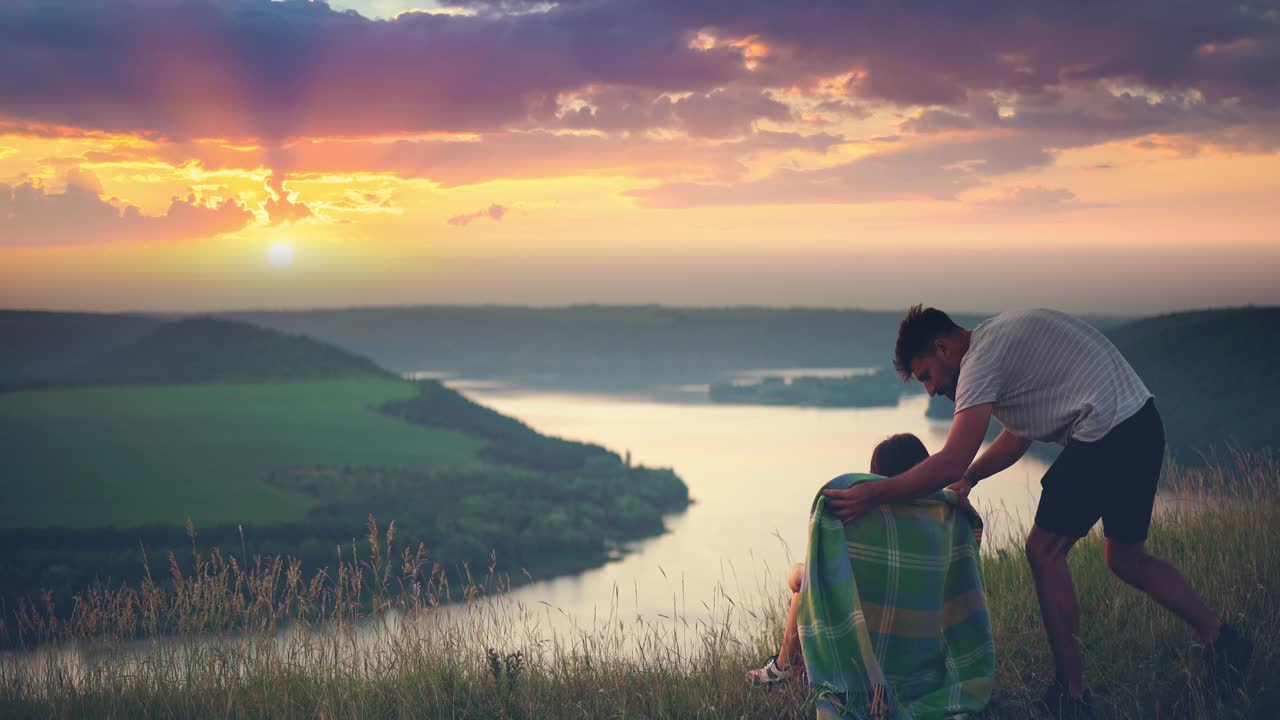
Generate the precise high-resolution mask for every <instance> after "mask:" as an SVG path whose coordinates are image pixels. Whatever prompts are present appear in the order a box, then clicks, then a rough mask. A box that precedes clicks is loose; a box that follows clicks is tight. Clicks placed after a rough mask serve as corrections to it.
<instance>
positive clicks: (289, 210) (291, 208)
mask: <svg viewBox="0 0 1280 720" xmlns="http://www.w3.org/2000/svg"><path fill="white" fill-rule="evenodd" d="M267 192H268V193H269V194H270V197H269V198H267V201H266V203H265V204H264V205H263V208H264V209H265V210H266V211H267V217H269V218H270V219H271V224H272V225H279V224H280V223H284V222H294V221H296V220H302V219H304V218H309V217H311V208H309V207H307V206H306V205H305V204H304V203H300V202H294V201H293V199H292V197H293V196H294V195H296V193H290V192H288V191H286V190H285V189H284V179H283V178H281V177H280V176H279V175H278V174H274V173H273V174H272V175H271V177H269V178H267Z"/></svg>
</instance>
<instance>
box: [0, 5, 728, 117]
mask: <svg viewBox="0 0 1280 720" xmlns="http://www.w3.org/2000/svg"><path fill="white" fill-rule="evenodd" d="M617 10H618V8H616V7H613V6H605V7H600V8H597V7H595V6H579V7H565V8H563V9H558V10H556V11H554V12H547V13H539V14H526V15H518V16H506V15H503V16H495V15H485V16H456V15H455V16H451V15H436V14H427V13H410V14H405V15H400V16H398V17H397V18H396V19H394V20H386V21H373V20H369V19H367V18H364V17H361V16H360V15H358V14H357V13H354V12H338V11H335V10H333V9H332V8H330V7H328V6H327V5H325V4H324V3H312V2H305V1H302V0H285V1H283V2H269V1H268V0H119V1H118V2H112V3H83V2H80V1H79V0H48V1H47V2H41V3H39V4H27V3H21V4H14V3H5V4H3V6H0V28H3V30H0V107H3V108H4V112H5V114H7V115H9V116H10V117H12V118H17V119H23V120H32V121H41V122H45V123H52V124H59V125H71V126H82V127H93V128H100V129H106V130H116V131H154V132H159V133H162V134H164V135H166V136H168V137H172V138H189V137H235V138H246V137H255V138H277V139H278V138H284V137H293V136H314V135H344V136H351V135H366V134H380V133H404V132H425V131H483V130H492V129H495V128H499V127H504V126H507V125H511V124H522V123H526V122H527V121H528V120H529V118H530V117H533V116H536V115H537V114H538V113H539V112H543V111H544V110H543V109H544V108H546V106H547V105H548V103H554V99H555V97H556V96H557V95H558V94H560V93H563V92H571V91H575V90H579V89H582V88H584V87H587V86H589V85H592V84H609V85H620V86H632V87H639V88H660V89H662V90H668V91H675V92H684V91H695V90H711V89H713V88H715V87H718V86H720V85H722V84H724V83H726V82H729V81H731V80H732V79H733V78H734V77H735V76H738V75H740V74H742V73H744V72H746V71H745V70H744V69H743V68H742V65H741V63H742V52H741V51H740V50H737V49H733V48H721V49H711V50H700V49H696V48H692V47H689V44H688V43H687V42H686V40H685V36H686V34H687V29H686V28H684V27H683V26H681V25H680V24H678V23H676V24H672V23H669V22H667V21H666V19H664V18H663V17H661V16H659V15H652V14H649V13H641V14H639V15H637V16H635V17H628V16H625V15H622V14H619V13H618V12H617ZM32 58H44V60H42V61H40V62H33V61H32Z"/></svg>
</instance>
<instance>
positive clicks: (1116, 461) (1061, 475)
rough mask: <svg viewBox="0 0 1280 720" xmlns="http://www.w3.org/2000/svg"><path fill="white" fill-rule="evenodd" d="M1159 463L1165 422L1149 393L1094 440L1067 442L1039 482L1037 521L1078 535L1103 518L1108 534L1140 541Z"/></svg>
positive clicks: (1161, 462)
mask: <svg viewBox="0 0 1280 720" xmlns="http://www.w3.org/2000/svg"><path fill="white" fill-rule="evenodd" d="M1163 465H1164V423H1163V422H1161V420H1160V413H1159V412H1157V411H1156V404H1155V399H1154V398H1151V399H1148V400H1147V404H1146V405H1143V406H1142V409H1141V410H1139V411H1138V412H1137V413H1135V414H1134V415H1132V416H1131V417H1129V418H1128V419H1126V420H1125V421H1124V422H1122V423H1120V424H1119V425H1117V426H1115V427H1114V428H1111V432H1108V433H1107V434H1106V435H1104V436H1103V437H1101V438H1099V439H1098V440H1095V441H1093V442H1082V441H1079V440H1071V441H1069V442H1068V443H1067V446H1066V447H1065V448H1063V450H1062V454H1060V455H1058V459H1057V460H1055V461H1054V463H1053V465H1052V466H1050V467H1049V470H1048V472H1046V473H1045V474H1044V479H1043V480H1041V481H1040V485H1041V486H1042V487H1043V488H1044V492H1043V493H1042V494H1041V495H1040V507H1039V508H1038V509H1037V510H1036V525H1037V526H1038V527H1040V528H1041V529H1043V530H1048V531H1049V532H1051V533H1054V534H1057V535H1065V536H1067V537H1076V538H1079V537H1084V536H1085V535H1087V534H1089V529H1090V528H1092V527H1093V525H1094V523H1096V522H1098V518H1102V527H1103V530H1104V531H1105V533H1106V535H1107V537H1109V538H1111V539H1112V540H1115V541H1116V542H1123V543H1140V542H1142V541H1144V540H1146V539H1147V530H1149V529H1150V528H1151V508H1152V506H1153V505H1154V504H1155V499H1156V486H1157V485H1158V484H1159V482H1160V468H1161V467H1162V466H1163Z"/></svg>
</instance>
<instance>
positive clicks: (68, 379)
mask: <svg viewBox="0 0 1280 720" xmlns="http://www.w3.org/2000/svg"><path fill="white" fill-rule="evenodd" d="M349 375H372V376H380V377H391V375H390V374H389V373H388V372H387V371H385V370H383V369H382V368H380V367H378V366H377V365H376V364H374V363H373V362H372V361H370V360H368V359H366V358H363V357H360V356H358V355H353V354H352V353H349V352H346V351H344V350H339V349H338V348H335V347H333V346H330V345H326V344H324V343H320V342H317V341H315V340H312V339H311V338H307V337H301V336H297V335H288V334H285V333H282V332H279V331H275V330H266V329H263V328H260V327H256V326H253V325H247V324H245V323H238V322H232V321H229V320H223V319H220V318H212V317H195V318H188V319H185V320H178V321H175V322H168V323H163V324H160V325H157V326H155V327H153V328H151V329H150V330H149V331H148V332H146V333H145V334H143V335H142V336H140V337H138V338H137V339H135V340H133V341H132V342H129V343H126V344H123V345H119V346H116V347H113V348H110V349H108V350H106V351H105V352H102V353H101V354H98V355H96V356H93V357H89V358H88V359H86V360H84V361H82V362H81V363H79V364H78V365H76V366H74V367H72V368H71V369H69V370H67V371H66V372H63V373H61V374H59V375H56V376H54V377H53V378H52V380H53V381H54V382H56V383H58V384H64V385H138V384H147V385H157V384H185V383H208V382H242V381H271V380H291V381H298V380H318V379H323V378H336V377H344V376H349Z"/></svg>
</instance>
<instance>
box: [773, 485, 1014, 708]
mask: <svg viewBox="0 0 1280 720" xmlns="http://www.w3.org/2000/svg"><path fill="white" fill-rule="evenodd" d="M879 479H880V478H879V476H876V475H864V474H850V475H841V476H840V477H838V478H836V479H834V480H832V481H831V482H829V483H827V484H826V486H825V487H826V488H845V487H849V486H850V485H854V484H856V483H860V482H871V481H875V480H879ZM981 536H982V520H981V518H979V517H978V514H977V513H976V512H975V511H974V510H973V509H972V507H970V506H969V504H968V503H961V502H959V501H958V498H957V496H956V494H955V493H953V492H952V491H950V490H943V491H940V492H937V493H934V494H932V495H928V496H926V497H923V498H920V499H917V500H914V501H912V502H908V503H899V504H894V505H884V506H881V507H880V508H877V509H876V510H872V511H871V512H869V513H867V514H866V515H864V516H863V517H861V518H859V519H858V520H856V521H854V522H852V523H850V524H849V525H848V526H845V525H844V524H842V523H841V522H840V520H839V519H838V518H836V517H835V516H834V515H832V514H831V513H829V512H827V511H826V497H825V496H823V495H821V494H819V495H818V498H817V500H815V501H814V504H813V511H812V514H811V515H810V518H809V547H808V556H807V558H806V563H805V578H804V581H803V583H802V585H801V589H800V608H799V612H798V621H799V630H800V645H801V648H802V649H803V650H804V664H805V669H806V670H807V671H808V673H809V682H810V684H811V685H812V686H813V690H814V693H815V695H816V698H817V699H816V703H817V709H818V717H819V718H820V720H826V719H827V718H858V719H859V720H862V719H865V718H876V719H877V720H879V719H881V718H884V719H890V718H892V719H894V720H931V719H934V718H938V719H940V718H964V717H967V716H968V714H969V713H974V712H978V711H980V710H982V709H983V708H984V707H986V705H987V701H988V700H989V699H990V697H991V687H992V682H993V678H994V675H995V645H994V643H993V642H992V639H991V619H990V616H989V615H988V614H987V603H986V597H985V595H984V593H983V589H982V577H981V573H980V566H979V558H978V546H979V543H980V541H981Z"/></svg>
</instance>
